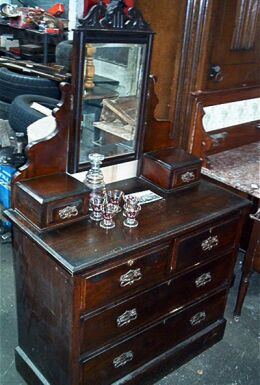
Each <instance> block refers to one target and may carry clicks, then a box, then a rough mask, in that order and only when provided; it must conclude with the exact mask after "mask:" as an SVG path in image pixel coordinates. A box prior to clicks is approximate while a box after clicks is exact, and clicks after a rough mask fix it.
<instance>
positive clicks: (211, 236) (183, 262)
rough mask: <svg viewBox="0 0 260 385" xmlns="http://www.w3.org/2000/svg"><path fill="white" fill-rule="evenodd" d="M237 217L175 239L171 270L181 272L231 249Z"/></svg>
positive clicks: (237, 223)
mask: <svg viewBox="0 0 260 385" xmlns="http://www.w3.org/2000/svg"><path fill="white" fill-rule="evenodd" d="M238 219H239V217H238V216H237V217H235V218H234V217H232V218H230V219H229V218H228V219H225V220H222V221H221V222H219V223H216V222H215V223H214V224H209V225H208V226H207V228H205V229H200V230H198V231H195V232H194V233H191V234H188V235H186V236H184V237H180V238H177V239H176V241H175V245H174V252H173V260H172V268H173V269H174V270H177V271H178V270H183V269H184V268H187V267H191V266H194V265H196V264H197V263H198V262H201V261H203V259H204V258H208V257H209V256H210V255H214V254H216V253H219V252H221V251H223V250H225V249H228V248H231V247H233V245H234V242H235V235H236V234H237V230H238V225H239V220H238Z"/></svg>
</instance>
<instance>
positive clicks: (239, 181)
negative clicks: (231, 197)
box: [202, 142, 260, 198]
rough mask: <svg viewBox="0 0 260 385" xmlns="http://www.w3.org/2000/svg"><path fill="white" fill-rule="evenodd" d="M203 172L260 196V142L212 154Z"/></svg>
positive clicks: (257, 196) (238, 188)
mask: <svg viewBox="0 0 260 385" xmlns="http://www.w3.org/2000/svg"><path fill="white" fill-rule="evenodd" d="M208 158H209V165H210V166H209V167H210V168H205V167H202V174H204V175H207V176H208V177H210V178H213V179H215V180H217V181H219V182H222V183H225V184H227V185H228V186H231V187H233V188H235V189H237V190H240V191H243V192H245V193H248V194H250V195H252V196H254V197H256V198H260V142H256V143H250V144H247V145H245V146H241V147H237V148H234V149H232V150H227V151H223V152H220V153H218V154H214V155H210V156H209V157H208Z"/></svg>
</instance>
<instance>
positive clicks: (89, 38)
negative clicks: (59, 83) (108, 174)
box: [68, 0, 154, 173]
mask: <svg viewBox="0 0 260 385" xmlns="http://www.w3.org/2000/svg"><path fill="white" fill-rule="evenodd" d="M112 3H116V6H115V4H113V5H112ZM112 3H110V4H109V5H108V6H105V5H104V4H103V3H102V2H100V3H99V4H97V5H95V6H93V7H92V8H91V9H90V11H89V13H88V15H87V16H86V17H85V18H84V19H82V20H80V24H81V25H80V26H79V27H77V28H76V29H75V30H74V38H73V51H72V78H71V82H72V93H73V112H72V121H71V127H70V132H69V147H68V172H69V173H76V172H81V171H85V170H87V169H88V168H89V165H90V163H89V162H86V163H79V157H80V130H81V115H82V93H83V84H84V75H83V72H84V65H85V44H87V43H127V44H131V43H133V44H144V45H145V58H144V69H143V79H142V86H141V93H140V104H139V113H138V119H137V126H136V127H137V133H136V143H135V150H134V152H133V153H131V154H125V155H118V156H115V157H110V158H105V160H104V162H103V165H104V166H108V165H112V164H117V163H122V162H127V161H131V160H135V159H139V158H140V157H141V155H142V151H143V142H144V131H145V126H146V124H145V117H146V100H147V93H148V84H149V71H150V62H151V51H152V43H153V35H154V34H153V32H152V31H151V29H150V27H149V25H148V24H147V23H146V22H145V21H144V19H143V17H142V15H141V13H140V11H139V10H137V9H136V8H129V9H127V8H126V7H125V4H124V1H123V0H119V1H115V0H114V1H113V2H112Z"/></svg>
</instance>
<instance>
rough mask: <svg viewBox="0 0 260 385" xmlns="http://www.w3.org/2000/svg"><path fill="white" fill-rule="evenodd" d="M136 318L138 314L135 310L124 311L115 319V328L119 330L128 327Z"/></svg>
mask: <svg viewBox="0 0 260 385" xmlns="http://www.w3.org/2000/svg"><path fill="white" fill-rule="evenodd" d="M137 317H138V314H137V310H136V309H131V310H126V311H125V312H124V313H123V314H121V315H120V316H119V317H117V320H116V323H117V326H118V327H119V328H121V327H122V326H125V325H128V324H130V322H132V321H134V320H136V319H137Z"/></svg>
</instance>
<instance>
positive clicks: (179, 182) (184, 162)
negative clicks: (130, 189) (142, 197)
mask: <svg viewBox="0 0 260 385" xmlns="http://www.w3.org/2000/svg"><path fill="white" fill-rule="evenodd" d="M200 171H201V160H200V159H199V158H197V157H195V156H193V155H191V154H188V153H187V152H186V151H184V150H183V149H181V148H166V149H163V150H158V151H152V152H147V153H145V154H144V155H143V162H142V170H141V177H142V178H144V179H145V180H147V181H148V182H150V183H152V184H153V185H155V186H156V187H157V188H159V189H160V190H163V191H164V192H166V193H170V192H173V191H175V190H179V189H182V188H187V187H191V186H194V185H195V184H197V183H198V182H199V179H200Z"/></svg>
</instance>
